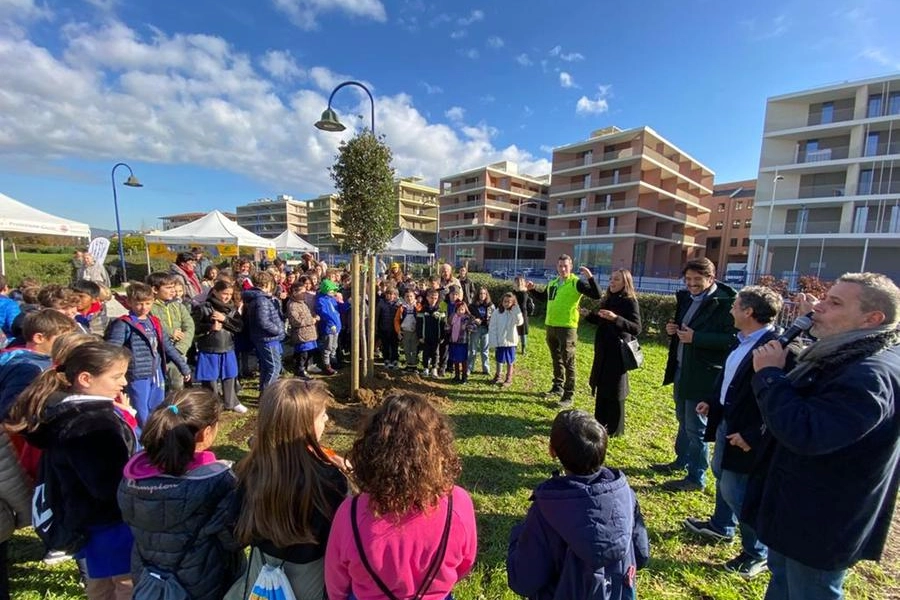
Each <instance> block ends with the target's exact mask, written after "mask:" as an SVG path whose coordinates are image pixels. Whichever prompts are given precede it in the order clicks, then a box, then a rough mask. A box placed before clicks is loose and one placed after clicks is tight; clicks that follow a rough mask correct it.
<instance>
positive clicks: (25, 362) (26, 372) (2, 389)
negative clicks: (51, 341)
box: [0, 348, 52, 420]
mask: <svg viewBox="0 0 900 600" xmlns="http://www.w3.org/2000/svg"><path fill="white" fill-rule="evenodd" d="M51 362H52V359H51V358H50V356H49V355H47V354H41V353H40V352H33V351H31V350H26V349H25V348H16V349H15V350H4V351H3V352H0V365H2V366H0V420H3V419H5V418H6V416H7V414H8V413H9V409H10V407H12V405H13V403H14V402H15V401H16V398H18V397H19V394H21V393H22V390H24V389H25V388H27V387H28V384H30V383H31V382H32V381H34V380H35V379H36V378H37V376H38V375H40V374H41V373H43V372H44V370H46V369H49V368H50V363H51Z"/></svg>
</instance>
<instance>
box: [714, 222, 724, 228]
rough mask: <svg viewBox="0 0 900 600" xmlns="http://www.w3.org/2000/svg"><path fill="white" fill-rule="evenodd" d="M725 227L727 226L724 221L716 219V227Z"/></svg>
mask: <svg viewBox="0 0 900 600" xmlns="http://www.w3.org/2000/svg"><path fill="white" fill-rule="evenodd" d="M723 227H725V222H724V221H716V229H722V228H723Z"/></svg>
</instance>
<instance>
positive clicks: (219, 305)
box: [192, 294, 243, 354]
mask: <svg viewBox="0 0 900 600" xmlns="http://www.w3.org/2000/svg"><path fill="white" fill-rule="evenodd" d="M213 311H218V312H220V313H223V314H225V315H226V317H225V322H224V323H222V329H219V330H218V331H213V330H212V325H213V321H212V319H211V318H210V317H211V315H212V314H213ZM192 316H193V317H194V322H195V323H196V324H197V329H196V330H195V332H194V342H195V343H196V344H197V350H198V351H200V352H209V353H218V354H220V353H223V352H228V351H229V350H234V334H236V333H240V331H241V328H242V327H243V322H242V321H241V315H240V313H238V311H237V309H236V308H235V307H234V306H233V305H231V304H225V303H224V302H222V301H221V300H219V299H218V298H216V297H215V296H213V295H212V294H210V295H209V296H207V298H206V301H205V302H203V303H202V304H199V305H197V306H196V307H194V311H193V315H192Z"/></svg>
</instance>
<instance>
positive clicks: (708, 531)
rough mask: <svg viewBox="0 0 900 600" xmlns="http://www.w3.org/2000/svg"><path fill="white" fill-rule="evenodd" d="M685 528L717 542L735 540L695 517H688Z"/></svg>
mask: <svg viewBox="0 0 900 600" xmlns="http://www.w3.org/2000/svg"><path fill="white" fill-rule="evenodd" d="M685 481H686V480H685ZM684 528H685V529H687V530H688V531H690V532H691V533H695V534H697V535H699V536H702V537H705V538H709V539H711V540H715V541H717V542H731V541H733V540H734V536H733V535H725V534H724V533H721V532H720V531H718V530H716V528H715V527H713V525H712V523H710V522H709V521H701V520H700V519H695V518H693V517H688V518H687V519H685V520H684ZM741 556H744V554H743V553H742V554H741ZM738 558H740V557H738ZM735 560H737V559H735ZM730 562H733V561H730ZM763 564H765V561H763ZM726 568H727V567H726Z"/></svg>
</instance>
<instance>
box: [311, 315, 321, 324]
mask: <svg viewBox="0 0 900 600" xmlns="http://www.w3.org/2000/svg"><path fill="white" fill-rule="evenodd" d="M313 320H314V321H315V322H316V323H318V322H319V321H321V320H322V317H320V316H319V315H316V318H315V319H313Z"/></svg>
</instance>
